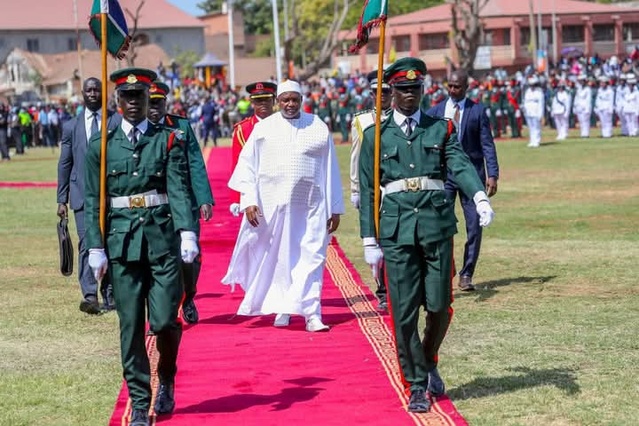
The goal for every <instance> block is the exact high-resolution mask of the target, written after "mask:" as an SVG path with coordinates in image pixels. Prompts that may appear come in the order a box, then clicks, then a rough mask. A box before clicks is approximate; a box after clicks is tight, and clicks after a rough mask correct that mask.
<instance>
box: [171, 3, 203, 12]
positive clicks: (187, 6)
mask: <svg viewBox="0 0 639 426" xmlns="http://www.w3.org/2000/svg"><path fill="white" fill-rule="evenodd" d="M201 1H202V0H168V2H169V3H171V4H174V5H176V6H177V7H179V8H180V9H182V10H183V11H185V12H187V13H190V14H191V15H194V16H198V15H201V14H202V9H200V8H198V7H197V4H198V3H200V2H201Z"/></svg>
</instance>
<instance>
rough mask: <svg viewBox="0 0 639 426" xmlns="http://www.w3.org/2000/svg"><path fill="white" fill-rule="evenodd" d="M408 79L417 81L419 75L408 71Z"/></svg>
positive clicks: (413, 71)
mask: <svg viewBox="0 0 639 426" xmlns="http://www.w3.org/2000/svg"><path fill="white" fill-rule="evenodd" d="M406 78H407V79H408V80H415V79H416V78H417V74H415V70H408V72H407V73H406Z"/></svg>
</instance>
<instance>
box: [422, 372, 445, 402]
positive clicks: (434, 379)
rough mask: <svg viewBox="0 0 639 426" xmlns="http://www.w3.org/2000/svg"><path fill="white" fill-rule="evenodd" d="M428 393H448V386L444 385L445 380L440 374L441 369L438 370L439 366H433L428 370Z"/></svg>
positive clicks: (440, 394) (439, 394)
mask: <svg viewBox="0 0 639 426" xmlns="http://www.w3.org/2000/svg"><path fill="white" fill-rule="evenodd" d="M427 390H428V393H429V394H430V396H433V397H436V396H442V395H443V394H445V393H446V386H445V385H444V381H443V380H442V378H441V376H440V375H439V371H437V367H435V368H433V369H432V370H430V371H429V372H428V388H427Z"/></svg>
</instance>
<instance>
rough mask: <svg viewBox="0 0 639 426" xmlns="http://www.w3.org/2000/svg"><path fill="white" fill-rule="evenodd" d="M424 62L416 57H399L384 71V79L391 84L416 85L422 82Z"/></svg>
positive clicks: (424, 73)
mask: <svg viewBox="0 0 639 426" xmlns="http://www.w3.org/2000/svg"><path fill="white" fill-rule="evenodd" d="M425 75H426V64H425V63H424V61H422V60H421V59H418V58H401V59H398V60H396V61H395V62H393V63H392V64H391V65H390V66H389V67H388V68H386V70H385V71H384V80H386V81H387V82H388V84H390V85H391V86H418V85H420V84H422V83H423V82H424V76H425Z"/></svg>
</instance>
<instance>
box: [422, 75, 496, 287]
mask: <svg viewBox="0 0 639 426" xmlns="http://www.w3.org/2000/svg"><path fill="white" fill-rule="evenodd" d="M467 89H468V74H466V73H465V72H464V71H461V70H458V71H453V73H452V74H451V76H450V79H449V80H448V94H449V97H448V98H447V99H446V101H445V102H441V103H439V104H438V105H436V106H434V107H432V108H431V109H429V110H428V111H427V112H426V113H427V114H428V115H432V116H434V117H446V118H449V119H451V120H453V123H454V124H455V126H456V128H457V135H458V139H459V141H460V142H461V145H462V148H463V149H464V152H466V155H468V157H469V158H470V161H471V162H472V163H473V165H474V166H475V169H476V170H477V174H478V175H479V178H480V179H481V181H482V183H483V184H484V185H485V187H486V193H487V194H488V196H489V197H492V196H493V195H495V194H496V193H497V180H498V179H499V164H498V163H497V150H496V149H495V142H494V141H493V136H492V133H491V131H490V121H489V120H488V116H487V115H486V111H485V107H484V106H483V105H481V104H476V103H474V102H472V101H471V100H470V99H467V98H466V90H467ZM445 189H446V195H447V197H448V198H449V199H450V200H452V201H453V202H454V200H455V198H456V197H457V194H458V193H459V200H460V202H461V206H462V208H463V210H464V219H465V221H466V235H467V239H466V245H465V246H464V264H463V267H462V269H461V271H460V272H459V288H460V289H461V290H463V291H472V290H474V289H475V287H474V286H473V274H474V273H475V267H476V266H477V260H478V259H479V249H480V247H481V235H482V228H481V226H479V215H478V214H477V211H476V209H475V203H474V202H473V200H472V199H471V198H468V197H467V196H466V195H464V193H463V192H461V191H460V190H459V187H458V186H457V184H456V183H455V180H454V179H453V176H451V175H450V174H449V175H448V179H447V180H446V188H445Z"/></svg>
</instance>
